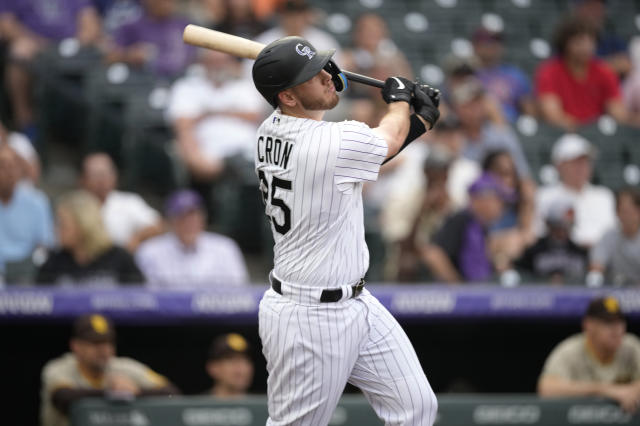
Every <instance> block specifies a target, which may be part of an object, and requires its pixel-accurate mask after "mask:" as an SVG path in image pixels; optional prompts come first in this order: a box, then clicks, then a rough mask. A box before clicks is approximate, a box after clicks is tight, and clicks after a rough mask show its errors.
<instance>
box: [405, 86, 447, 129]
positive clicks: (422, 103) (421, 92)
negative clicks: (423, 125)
mask: <svg viewBox="0 0 640 426" xmlns="http://www.w3.org/2000/svg"><path fill="white" fill-rule="evenodd" d="M439 104H440V91H439V90H438V89H434V88H433V87H430V86H420V85H417V84H416V85H414V89H413V101H412V102H411V105H412V106H413V110H414V111H415V112H416V114H418V115H419V116H420V117H422V118H424V119H425V121H426V122H427V123H429V124H430V125H431V127H429V129H433V126H435V124H436V121H438V118H440V111H439V110H438V105H439Z"/></svg>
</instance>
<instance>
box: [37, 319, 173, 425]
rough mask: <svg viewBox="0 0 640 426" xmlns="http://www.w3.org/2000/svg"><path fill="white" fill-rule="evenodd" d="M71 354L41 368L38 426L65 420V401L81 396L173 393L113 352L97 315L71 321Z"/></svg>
mask: <svg viewBox="0 0 640 426" xmlns="http://www.w3.org/2000/svg"><path fill="white" fill-rule="evenodd" d="M70 346H71V352H70V353H67V354H65V355H63V356H61V357H59V358H56V359H53V360H51V361H49V362H48V363H47V364H46V365H45V366H44V368H43V369H42V395H41V402H42V407H41V411H40V415H41V423H42V426H66V425H68V424H69V419H68V415H69V410H70V408H71V404H73V403H74V402H75V401H78V400H80V399H82V398H87V397H102V396H107V397H117V398H126V399H129V398H132V397H136V396H152V395H170V394H175V393H177V392H178V391H177V389H175V388H174V387H173V386H172V385H171V384H170V383H169V381H168V380H167V379H166V378H164V377H163V376H161V375H159V374H158V373H156V372H154V371H153V370H151V369H150V368H149V367H147V366H146V365H144V364H142V363H140V362H138V361H135V360H133V359H131V358H122V357H116V356H115V330H114V329H113V324H112V323H111V321H110V320H109V319H108V318H106V317H104V316H102V315H97V314H94V315H83V316H81V317H79V318H78V319H76V321H75V323H74V324H73V335H72V337H71V341H70Z"/></svg>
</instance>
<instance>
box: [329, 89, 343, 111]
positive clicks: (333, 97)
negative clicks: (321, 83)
mask: <svg viewBox="0 0 640 426" xmlns="http://www.w3.org/2000/svg"><path fill="white" fill-rule="evenodd" d="M338 102H340V96H338V94H337V93H336V92H332V93H331V96H329V99H328V101H327V109H333V108H335V107H336V105H338Z"/></svg>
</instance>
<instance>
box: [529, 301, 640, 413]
mask: <svg viewBox="0 0 640 426" xmlns="http://www.w3.org/2000/svg"><path fill="white" fill-rule="evenodd" d="M582 330H583V332H582V333H580V334H576V335H574V336H571V337H569V338H567V339H565V340H563V341H562V342H560V343H559V344H558V345H557V346H556V347H555V348H554V349H553V351H552V352H551V354H550V355H549V357H548V358H547V360H546V362H545V364H544V367H543V369H542V374H541V375H540V378H539V380H538V394H539V395H540V396H543V397H585V396H599V397H605V398H611V399H613V400H615V401H617V402H618V403H619V404H620V406H621V407H622V408H623V409H624V410H625V411H627V412H631V413H632V412H635V411H636V410H637V408H638V404H640V362H638V360H639V359H640V340H638V338H637V337H636V336H634V335H632V334H628V333H626V321H625V318H624V316H623V314H622V312H621V310H620V305H619V303H618V301H617V300H616V299H615V298H613V297H605V298H596V299H593V300H592V301H591V302H590V303H589V306H588V308H587V310H586V313H585V316H584V318H583V320H582Z"/></svg>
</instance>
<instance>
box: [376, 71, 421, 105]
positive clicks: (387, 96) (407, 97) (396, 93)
mask: <svg viewBox="0 0 640 426" xmlns="http://www.w3.org/2000/svg"><path fill="white" fill-rule="evenodd" d="M414 86H415V84H414V83H413V82H412V81H410V80H407V79H406V78H404V77H389V78H387V80H386V81H385V82H384V87H383V88H382V99H384V101H385V102H386V103H388V104H390V103H391V102H400V101H402V102H406V103H408V104H410V103H411V99H412V97H413V88H414Z"/></svg>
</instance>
